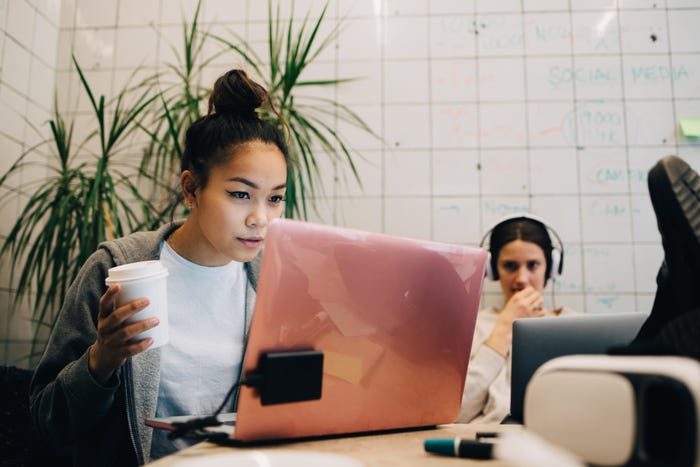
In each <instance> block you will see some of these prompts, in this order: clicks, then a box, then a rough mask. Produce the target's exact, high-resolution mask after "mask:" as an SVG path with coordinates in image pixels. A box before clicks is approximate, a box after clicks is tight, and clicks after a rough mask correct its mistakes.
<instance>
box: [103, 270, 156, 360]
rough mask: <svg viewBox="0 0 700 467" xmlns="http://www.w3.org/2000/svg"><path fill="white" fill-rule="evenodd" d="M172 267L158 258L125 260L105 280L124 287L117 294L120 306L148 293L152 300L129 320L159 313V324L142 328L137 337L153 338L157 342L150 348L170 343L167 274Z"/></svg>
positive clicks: (136, 339) (136, 338)
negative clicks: (135, 261) (126, 262)
mask: <svg viewBox="0 0 700 467" xmlns="http://www.w3.org/2000/svg"><path fill="white" fill-rule="evenodd" d="M167 276H168V269H167V268H166V267H165V266H163V263H161V262H160V261H158V260H153V261H141V262H138V263H129V264H123V265H121V266H116V267H113V268H111V269H110V270H109V275H108V277H107V279H105V283H106V284H107V286H108V287H109V286H110V285H112V284H120V285H121V291H120V292H119V295H118V296H117V306H122V305H124V304H125V303H128V302H131V301H133V300H136V299H137V298H142V297H147V298H148V299H149V301H150V304H149V305H148V306H147V307H146V308H144V309H143V310H141V311H139V312H138V313H136V314H135V315H133V316H132V317H131V318H129V319H128V320H126V322H127V323H133V322H135V321H141V320H144V319H149V318H152V317H156V318H158V319H159V320H160V324H158V326H156V327H154V328H151V329H149V330H147V331H144V332H142V333H141V334H139V335H138V336H136V337H135V338H134V340H135V341H139V340H141V339H145V338H147V337H151V338H153V345H151V346H150V347H149V349H153V348H156V347H160V346H161V345H164V344H167V343H168V340H169V336H168V291H167V286H166V277H167Z"/></svg>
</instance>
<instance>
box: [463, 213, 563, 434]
mask: <svg viewBox="0 0 700 467" xmlns="http://www.w3.org/2000/svg"><path fill="white" fill-rule="evenodd" d="M549 230H551V229H548V227H547V225H546V224H545V223H544V221H542V220H541V219H539V218H537V217H534V216H530V215H524V214H519V215H518V216H510V217H507V218H505V219H503V220H501V221H500V222H499V223H498V224H496V226H495V227H493V228H492V229H491V230H490V231H489V232H487V234H486V236H485V237H484V240H482V242H481V245H482V246H483V245H484V243H485V240H486V239H487V238H488V237H490V240H489V241H488V244H489V247H488V249H489V252H490V258H489V261H488V264H487V268H486V275H487V277H488V278H490V279H493V280H498V281H500V284H501V290H502V292H503V299H504V300H503V303H504V305H503V306H502V307H501V308H495V307H489V308H485V309H483V310H481V311H480V312H479V315H478V317H477V322H476V330H475V332H474V340H473V342H472V352H471V357H470V363H469V369H468V372H467V381H466V384H465V388H464V394H463V396H462V408H461V410H460V414H459V418H458V420H457V421H458V422H463V423H470V422H479V423H493V422H495V423H498V422H500V421H501V420H503V418H504V417H505V416H506V415H507V414H508V412H509V408H510V349H511V339H512V329H513V321H514V320H515V319H518V318H542V317H546V316H558V315H560V314H568V313H573V311H572V310H568V309H566V308H558V309H556V310H548V309H546V308H545V306H544V300H543V299H542V289H544V287H545V286H546V285H547V280H548V279H550V278H551V279H553V278H555V277H557V276H558V275H559V274H560V273H561V271H562V266H563V264H562V259H563V258H562V248H561V241H559V237H558V236H557V234H556V232H554V231H553V230H551V231H552V233H553V234H554V236H555V237H556V239H557V241H558V243H559V245H558V246H557V247H554V246H553V245H552V239H551V237H550V235H549V232H548V231H549Z"/></svg>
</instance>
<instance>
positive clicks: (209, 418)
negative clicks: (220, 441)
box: [168, 374, 262, 439]
mask: <svg viewBox="0 0 700 467" xmlns="http://www.w3.org/2000/svg"><path fill="white" fill-rule="evenodd" d="M261 378H262V377H261V376H260V375H257V374H252V375H250V377H248V378H244V379H242V380H240V381H238V382H236V383H234V384H233V385H232V386H231V389H229V390H228V392H227V393H226V396H225V397H224V400H223V401H222V402H221V405H219V408H217V409H216V410H215V411H214V413H213V414H211V415H206V416H204V417H197V418H193V419H191V420H188V421H186V422H173V427H174V428H175V429H174V430H173V431H172V432H171V433H169V434H168V439H177V438H197V439H200V438H203V437H205V436H204V435H202V434H201V433H199V434H197V433H195V432H196V431H198V430H201V429H202V428H206V427H209V426H218V425H221V422H220V421H219V419H218V418H217V416H218V415H219V414H220V413H221V411H222V410H223V409H224V407H226V404H227V403H228V401H229V399H230V398H231V396H232V395H233V393H234V391H235V390H236V389H237V388H239V387H240V386H241V385H245V386H255V385H257V384H259V383H260V380H261Z"/></svg>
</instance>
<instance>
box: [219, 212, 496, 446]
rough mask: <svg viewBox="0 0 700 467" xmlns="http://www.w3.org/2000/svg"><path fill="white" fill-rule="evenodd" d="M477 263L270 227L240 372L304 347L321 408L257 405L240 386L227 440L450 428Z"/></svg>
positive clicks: (399, 244) (477, 282) (478, 253)
mask: <svg viewBox="0 0 700 467" xmlns="http://www.w3.org/2000/svg"><path fill="white" fill-rule="evenodd" d="M485 262H486V252H485V251H483V250H482V249H479V248H472V247H465V246H458V245H450V244H444V243H437V242H431V241H421V240H412V239H407V238H400V237H394V236H389V235H384V234H377V233H369V232H362V231H359V230H350V229H344V228H339V227H333V226H328V225H319V224H313V223H307V222H300V221H293V220H286V219H280V220H277V221H275V222H273V223H272V224H271V225H270V227H269V229H268V234H267V238H266V241H265V254H264V258H263V262H262V267H261V271H260V278H259V281H258V288H257V301H256V305H255V313H254V315H253V320H252V323H251V328H250V334H249V338H248V343H247V351H246V357H245V362H244V371H243V374H244V375H246V374H248V375H249V374H253V373H255V372H256V369H258V368H259V364H260V360H261V355H263V354H265V353H269V352H273V353H275V352H286V351H296V350H300V349H302V350H303V349H313V350H315V351H318V352H321V353H322V354H323V359H322V366H321V367H319V368H322V375H320V374H321V370H319V375H320V376H319V378H320V384H321V387H320V398H319V399H315V400H307V401H302V402H288V403H281V404H271V405H263V404H262V401H261V395H260V392H259V391H258V390H257V389H255V388H251V387H245V386H243V387H241V390H240V391H241V392H240V396H239V399H238V414H237V417H236V422H235V427H234V430H233V434H232V435H231V436H232V437H233V438H234V439H236V440H240V441H260V440H272V439H285V438H300V437H316V436H326V435H338V434H345V433H358V432H369V431H378V430H394V429H403V428H412V427H424V426H434V425H438V424H443V423H452V422H454V420H455V419H456V418H457V415H458V413H459V408H460V403H461V396H462V390H463V387H464V382H465V377H466V372H467V365H468V362H469V352H470V349H471V344H472V337H473V333H474V326H475V322H476V314H477V309H478V306H479V299H480V296H481V289H482V282H483V278H484V268H485ZM290 377H291V378H292V379H293V378H295V377H296V376H295V375H291V376H290ZM278 389H282V391H284V388H278Z"/></svg>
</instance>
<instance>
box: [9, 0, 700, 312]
mask: <svg viewBox="0 0 700 467" xmlns="http://www.w3.org/2000/svg"><path fill="white" fill-rule="evenodd" d="M15 4H19V5H20V6H19V7H14V6H13V5H15ZM195 4H196V2H194V1H192V0H160V1H159V0H101V1H99V2H95V1H93V0H75V1H72V2H71V1H63V2H62V3H61V15H60V16H61V20H60V25H61V28H60V33H59V39H60V40H59V49H58V59H57V62H56V83H57V87H58V90H59V92H58V98H59V102H60V105H61V107H62V108H63V109H67V110H71V109H72V110H74V111H75V115H76V118H77V121H78V122H81V121H83V122H84V121H85V120H86V119H89V117H88V116H87V115H88V113H89V112H87V110H88V107H87V101H86V100H85V97H84V96H83V95H81V93H80V91H79V89H78V80H77V77H76V74H75V73H74V71H73V69H72V66H71V62H70V55H71V52H72V53H74V54H75V55H76V57H77V59H78V61H79V63H80V64H81V66H82V67H83V68H84V69H85V70H86V74H87V76H88V80H89V81H90V83H91V84H92V85H93V86H94V87H95V88H96V89H97V90H98V91H99V92H103V93H106V94H108V95H109V94H110V93H113V92H115V91H116V90H118V89H120V87H121V86H122V84H123V83H124V80H125V78H126V76H128V75H129V73H130V72H131V71H132V70H133V69H134V68H135V67H136V66H143V67H145V69H147V70H155V69H162V67H163V65H164V64H165V63H169V62H172V60H173V55H172V52H171V51H170V44H179V42H178V41H180V40H181V19H182V17H183V16H184V17H185V18H188V19H190V18H191V17H192V14H193V11H194V5H195ZM282 4H283V6H284V8H289V5H290V4H291V2H282ZM321 4H323V2H322V1H321V0H306V1H297V2H296V7H297V9H296V12H297V15H302V14H304V13H306V11H307V9H309V8H311V11H312V12H318V11H319V10H320V5H321ZM15 8H19V9H20V10H23V11H25V12H24V13H18V12H16V10H15ZM54 9H55V10H56V11H57V10H58V9H57V7H55V8H54ZM329 12H330V18H329V21H328V23H327V24H328V27H330V26H332V25H334V23H335V21H337V19H338V18H339V17H340V16H343V17H345V18H346V19H345V27H344V29H343V32H342V34H341V35H340V38H339V40H338V41H337V44H335V47H334V48H331V49H330V50H329V51H327V52H326V53H324V54H323V55H322V56H321V57H320V59H319V60H318V61H317V63H316V64H315V65H314V67H312V68H310V69H309V70H308V76H309V77H312V76H313V77H316V76H322V77H354V76H359V77H362V78H363V79H361V80H359V81H357V82H354V83H351V84H347V85H343V86H341V87H339V88H338V89H336V90H335V91H334V92H333V93H332V94H331V95H330V97H334V98H338V99H339V100H341V101H342V102H343V103H345V104H348V105H350V106H351V107H352V108H353V109H354V110H355V111H357V112H358V113H359V114H360V115H361V116H363V117H364V118H365V119H366V121H367V122H368V123H369V124H370V125H371V126H372V127H373V128H374V129H375V130H376V131H377V132H378V133H379V134H381V135H382V136H383V138H384V139H385V141H386V143H387V144H386V145H382V144H381V143H380V142H378V141H376V140H374V139H372V138H368V137H366V135H361V134H357V133H356V132H351V133H350V134H351V135H352V141H353V143H354V144H355V145H356V148H357V149H358V150H359V152H360V153H361V155H362V157H361V159H358V169H359V171H360V175H361V177H362V181H363V186H362V188H360V187H358V186H357V184H355V183H354V182H352V180H350V181H348V182H347V183H345V182H343V179H344V176H343V174H342V173H338V172H337V170H336V168H335V167H334V166H333V164H331V163H328V164H327V167H325V168H324V170H325V172H326V173H327V175H326V176H324V180H323V184H324V186H325V187H326V196H324V197H322V199H320V200H319V210H320V212H319V214H318V216H314V217H313V219H312V220H319V221H322V222H329V223H334V224H338V225H344V226H349V227H355V228H360V229H366V230H372V231H382V232H387V233H390V234H396V235H403V236H409V237H417V238H428V239H433V240H438V241H445V242H456V243H464V244H478V243H479V241H480V239H481V236H482V234H483V232H484V231H485V230H486V229H487V228H488V227H490V226H491V225H492V224H493V222H494V221H495V220H496V219H498V218H499V217H501V216H502V215H504V214H508V213H512V212H519V211H530V212H534V213H536V214H538V215H541V216H543V217H545V218H546V219H548V220H549V221H550V223H551V224H552V225H553V226H554V227H555V229H556V230H557V231H558V233H559V235H560V236H561V237H562V239H563V241H564V244H565V270H564V276H563V278H562V280H561V281H559V282H558V283H557V285H556V290H555V298H554V300H555V301H556V302H557V304H566V305H568V306H570V307H572V308H575V309H578V310H580V311H585V312H592V313H604V312H610V311H635V310H646V311H648V310H649V309H650V308H651V303H652V300H653V295H654V291H655V284H654V277H655V274H656V271H657V268H658V265H659V264H660V261H661V258H662V255H663V251H662V249H661V246H660V239H659V235H658V233H657V231H656V223H655V218H654V214H653V211H652V208H651V204H650V203H649V200H648V194H647V191H646V178H645V177H646V172H647V170H648V168H649V167H650V166H651V165H652V163H653V162H654V161H655V160H656V159H658V158H659V157H661V156H663V155H666V154H678V155H680V156H682V157H684V158H685V159H686V160H687V161H688V162H689V163H690V164H691V165H694V166H695V167H696V168H700V144H698V142H697V141H696V140H691V139H688V138H685V137H683V136H682V135H681V134H680V133H679V131H678V122H679V119H680V118H682V117H685V116H697V115H698V114H700V84H698V83H700V40H698V39H700V34H698V33H697V32H696V31H697V28H696V25H697V24H699V23H700V4H698V2H697V1H694V0H665V1H664V0H658V1H651V0H617V1H615V0H595V1H591V0H587V1H583V0H499V1H497V2H495V1H486V0H434V1H429V0H394V1H389V0H385V1H380V0H331V2H330V10H329ZM3 14H4V16H3V21H2V22H3V24H4V25H5V26H4V27H5V30H4V34H3V36H2V41H3V42H2V44H3V47H2V51H3V56H2V64H3V65H2V74H1V75H0V80H1V83H0V86H1V87H0V101H1V102H0V104H2V106H3V107H2V110H1V111H0V115H1V116H2V118H3V122H5V124H4V125H2V128H0V137H2V138H3V140H8V142H7V143H6V144H5V145H3V146H8V147H11V148H14V149H12V151H13V152H12V154H18V153H19V151H20V150H21V147H22V144H23V142H24V141H25V139H24V136H20V135H24V129H23V128H24V127H23V126H22V125H21V124H18V122H17V120H16V119H14V118H12V116H11V115H12V114H11V113H10V112H11V111H10V110H9V108H8V107H12V108H15V107H17V106H18V105H17V103H18V102H19V107H20V108H21V109H22V112H23V113H22V114H23V115H31V116H32V117H35V112H33V111H35V110H38V109H42V110H43V111H44V112H46V109H48V108H49V107H50V106H48V105H47V104H46V101H45V100H44V99H46V97H47V96H45V95H46V93H45V92H43V91H45V89H43V88H42V90H41V91H42V93H41V94H42V103H40V102H34V97H29V96H34V95H35V92H31V91H29V85H30V83H31V82H32V80H31V79H22V78H19V77H17V76H15V75H13V78H10V76H9V75H6V66H7V61H8V60H7V57H8V53H17V52H16V49H18V48H19V49H20V50H22V53H21V54H20V55H21V57H20V58H18V59H15V58H13V72H15V73H18V71H17V70H20V69H21V70H24V72H25V76H32V75H31V74H30V73H29V71H28V70H29V69H30V67H35V68H31V70H35V69H36V67H37V66H39V67H46V68H49V70H43V68H42V71H45V72H46V77H52V76H53V75H52V71H53V69H52V67H51V65H52V64H53V61H52V58H51V57H49V58H48V59H44V58H43V57H42V55H41V54H42V53H43V52H32V51H34V50H36V49H37V47H36V46H35V42H33V41H35V39H34V37H35V35H27V33H26V29H25V28H19V29H20V30H19V31H18V32H17V34H24V35H25V36H26V37H22V38H19V39H16V38H14V37H13V36H12V35H11V30H10V29H11V28H10V27H9V24H8V23H11V24H13V25H14V24H16V22H15V21H9V22H8V21H7V19H8V17H9V16H8V15H10V16H12V18H15V17H17V18H19V17H20V16H19V15H22V16H21V17H22V18H24V17H26V18H31V19H30V20H29V21H35V22H39V21H41V22H42V24H43V22H46V23H48V24H49V25H51V24H54V29H53V30H54V31H55V20H54V21H53V22H52V21H51V20H50V19H47V18H46V17H45V16H44V15H43V14H39V13H37V11H36V9H35V8H34V4H33V3H32V2H26V1H23V0H10V1H7V2H5V3H4V8H3ZM15 15H17V16H15ZM37 18H40V19H37ZM53 18H55V15H54V16H53ZM202 19H203V22H204V23H205V24H206V25H208V27H211V28H212V30H213V31H216V32H222V31H224V29H225V28H233V29H235V30H236V31H237V32H238V33H239V34H241V35H243V36H244V37H246V38H248V39H249V40H251V41H253V42H254V43H256V44H257V45H258V46H259V49H260V51H261V52H262V53H264V52H265V48H264V45H265V44H264V40H265V36H266V32H267V29H266V28H267V5H266V2H264V1H257V0H247V1H246V0H230V1H229V0H203V16H202ZM39 29H40V30H42V31H44V29H43V28H39ZM44 34H46V33H45V32H44ZM54 36H55V34H54ZM15 62H16V64H15ZM240 65H241V64H240V63H235V62H232V61H230V60H228V61H226V60H219V61H217V62H215V63H213V64H212V66H211V67H210V68H209V69H208V70H207V74H206V75H205V76H204V77H203V78H202V79H203V82H204V83H205V84H211V83H213V80H214V78H215V77H216V76H218V75H219V74H220V73H221V72H223V71H225V70H226V69H228V68H231V67H233V66H240ZM46 77H44V76H42V82H44V81H46ZM33 79H35V80H36V79H37V78H33ZM11 83H14V85H13V84H11ZM19 88H21V89H19ZM8 96H9V97H8ZM48 97H49V98H48V101H49V102H50V96H48ZM10 104H12V105H10ZM81 119H82V120H81ZM34 121H35V122H39V121H40V120H39V118H36V119H35V120H34ZM15 126H16V128H15ZM85 126H86V125H80V127H85ZM10 127H13V130H12V131H11V132H9V130H7V128H10ZM8 132H9V133H8ZM7 160H8V159H7V158H5V157H3V161H2V164H7ZM3 209H6V208H5V207H3ZM12 209H16V208H12ZM12 212H14V211H10V212H6V211H4V212H2V213H0V215H1V216H2V218H3V219H11V214H12ZM8 222H9V221H8ZM8 222H3V223H2V224H4V225H6V224H7V223H8ZM550 288H551V287H550ZM2 290H6V289H2ZM551 292H552V291H551V290H548V292H547V296H548V300H551V297H552V295H551ZM498 297H499V294H498V287H497V286H496V284H489V286H488V287H487V293H486V294H485V301H486V302H488V303H492V302H495V303H497V302H498V300H499V298H498Z"/></svg>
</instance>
